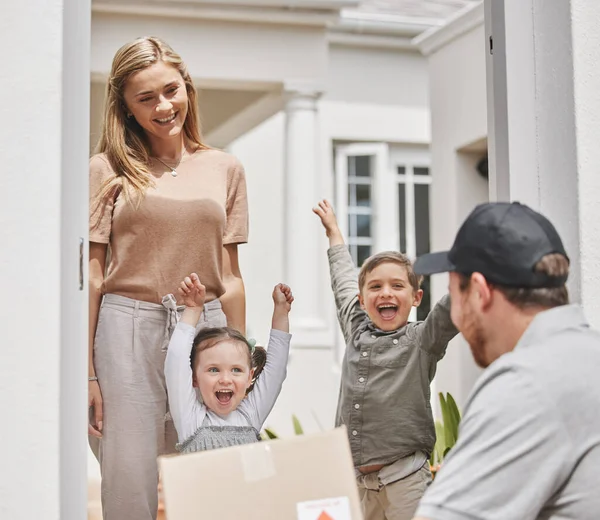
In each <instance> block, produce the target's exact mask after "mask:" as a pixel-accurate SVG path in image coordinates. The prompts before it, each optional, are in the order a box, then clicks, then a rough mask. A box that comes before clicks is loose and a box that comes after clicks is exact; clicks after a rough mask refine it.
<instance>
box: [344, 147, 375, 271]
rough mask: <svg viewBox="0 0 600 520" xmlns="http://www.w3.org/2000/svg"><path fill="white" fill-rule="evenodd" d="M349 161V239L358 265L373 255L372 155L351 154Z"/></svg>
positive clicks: (349, 244)
mask: <svg viewBox="0 0 600 520" xmlns="http://www.w3.org/2000/svg"><path fill="white" fill-rule="evenodd" d="M347 161H348V181H347V183H348V187H347V191H348V205H347V213H348V233H347V240H348V246H349V248H350V254H351V255H352V260H354V264H355V265H356V266H357V267H360V266H362V264H363V262H364V261H365V260H366V259H367V258H369V256H371V252H372V246H373V239H372V230H371V215H372V214H371V211H372V210H371V184H372V182H373V178H372V175H371V168H372V166H371V161H372V157H371V156H369V155H351V156H348V157H347Z"/></svg>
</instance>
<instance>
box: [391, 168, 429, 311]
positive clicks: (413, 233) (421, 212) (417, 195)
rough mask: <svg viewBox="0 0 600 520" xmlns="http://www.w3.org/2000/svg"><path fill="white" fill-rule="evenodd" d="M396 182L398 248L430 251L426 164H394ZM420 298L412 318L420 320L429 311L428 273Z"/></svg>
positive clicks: (413, 254) (420, 252)
mask: <svg viewBox="0 0 600 520" xmlns="http://www.w3.org/2000/svg"><path fill="white" fill-rule="evenodd" d="M396 180H397V184H398V234H399V236H398V241H399V245H400V250H401V251H402V252H404V253H406V254H407V255H408V256H409V257H410V258H417V257H419V256H421V255H423V254H425V253H429V251H430V239H429V185H430V184H431V177H430V175H429V168H428V167H427V166H415V165H410V164H406V165H399V166H397V167H396ZM422 288H423V300H422V302H421V305H420V307H418V308H417V310H416V313H415V312H413V315H412V316H411V317H412V318H413V319H417V320H424V319H425V318H426V317H427V315H428V314H429V311H430V310H431V290H430V279H429V276H426V277H424V279H423V284H422Z"/></svg>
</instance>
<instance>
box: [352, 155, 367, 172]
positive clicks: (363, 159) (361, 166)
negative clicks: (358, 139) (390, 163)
mask: <svg viewBox="0 0 600 520" xmlns="http://www.w3.org/2000/svg"><path fill="white" fill-rule="evenodd" d="M353 159H354V161H355V162H354V175H356V176H357V177H370V176H371V156H370V155H357V156H355V157H353Z"/></svg>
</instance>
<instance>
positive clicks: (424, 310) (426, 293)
mask: <svg viewBox="0 0 600 520" xmlns="http://www.w3.org/2000/svg"><path fill="white" fill-rule="evenodd" d="M421 289H423V299H422V300H421V305H419V306H418V307H417V320H418V321H423V320H424V319H425V318H427V315H428V314H429V311H430V310H431V280H430V277H429V276H425V277H423V283H422V284H421Z"/></svg>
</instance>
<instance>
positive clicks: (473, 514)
mask: <svg viewBox="0 0 600 520" xmlns="http://www.w3.org/2000/svg"><path fill="white" fill-rule="evenodd" d="M598 367H600V333H598V331H595V330H592V329H590V327H589V325H588V323H587V321H586V319H585V317H584V315H583V312H582V310H581V308H580V307H579V306H577V305H564V306H560V307H556V308H554V309H551V310H548V311H544V312H540V313H539V314H537V316H536V317H535V318H534V320H533V321H532V322H531V324H530V325H529V327H528V328H527V330H526V331H525V333H524V334H523V335H522V336H521V339H520V340H519V342H518V343H517V345H516V347H515V349H514V350H513V351H512V352H509V353H507V354H504V355H502V356H501V357H500V358H498V359H497V360H496V361H494V362H493V363H492V364H491V365H490V366H489V367H488V368H487V369H486V370H485V372H484V373H483V374H482V375H481V377H480V378H479V379H478V381H477V383H476V384H475V387H474V388H473V390H472V391H471V395H470V396H469V399H468V402H467V404H466V405H465V409H464V415H463V418H462V420H461V423H460V432H459V436H458V442H457V443H456V445H455V446H454V448H452V451H451V452H450V454H449V456H448V458H446V459H444V465H443V466H442V469H441V471H440V472H439V474H438V475H437V476H436V477H435V481H434V482H433V484H432V485H431V487H430V488H429V489H428V491H427V493H425V496H424V497H423V498H422V499H421V502H420V505H419V509H418V512H417V515H416V516H417V517H423V518H429V519H431V520H512V519H517V518H518V519H519V520H533V519H544V520H597V519H598V518H600V472H599V471H598V468H599V467H600V413H598V411H599V410H600V377H598Z"/></svg>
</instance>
